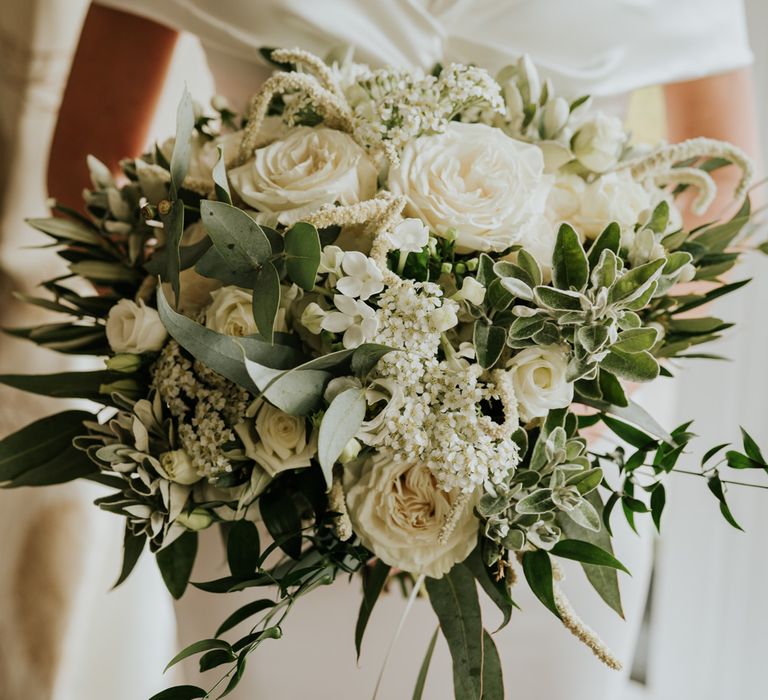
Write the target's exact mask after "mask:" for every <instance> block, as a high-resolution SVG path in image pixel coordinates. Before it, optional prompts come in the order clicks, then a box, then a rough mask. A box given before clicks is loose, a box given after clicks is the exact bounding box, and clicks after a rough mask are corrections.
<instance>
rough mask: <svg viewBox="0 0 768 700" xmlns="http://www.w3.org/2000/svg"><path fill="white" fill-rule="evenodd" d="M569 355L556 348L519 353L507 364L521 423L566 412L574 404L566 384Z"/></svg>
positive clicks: (527, 349) (534, 348)
mask: <svg viewBox="0 0 768 700" xmlns="http://www.w3.org/2000/svg"><path fill="white" fill-rule="evenodd" d="M567 368H568V355H567V354H566V352H565V351H564V350H563V348H560V347H558V346H555V345H551V346H545V347H532V348H525V349H524V350H521V351H520V352H519V353H518V354H517V355H515V356H514V357H513V358H512V359H511V360H510V361H509V362H508V363H507V369H508V370H509V372H510V373H511V375H512V384H513V386H514V387H515V395H516V396H517V401H518V405H519V409H520V417H521V418H522V419H523V420H524V421H529V420H532V419H534V418H540V417H543V416H546V415H547V413H549V411H550V409H553V408H565V407H566V406H569V405H570V403H571V401H572V400H573V383H572V382H569V381H567V380H566V378H565V376H566V370H567Z"/></svg>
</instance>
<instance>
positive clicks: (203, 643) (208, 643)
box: [163, 639, 232, 672]
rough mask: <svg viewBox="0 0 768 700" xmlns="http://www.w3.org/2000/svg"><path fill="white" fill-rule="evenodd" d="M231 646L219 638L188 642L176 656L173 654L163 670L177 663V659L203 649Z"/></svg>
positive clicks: (180, 659) (198, 652)
mask: <svg viewBox="0 0 768 700" xmlns="http://www.w3.org/2000/svg"><path fill="white" fill-rule="evenodd" d="M231 648H232V647H231V646H230V644H229V643H228V642H224V641H222V640H221V639H201V640H200V641H199V642H194V643H193V644H190V645H189V646H188V647H187V648H186V649H182V651H180V652H179V653H178V654H176V656H174V657H173V658H172V659H171V660H170V661H169V662H168V665H167V666H166V667H165V671H167V670H168V669H169V668H171V667H172V666H175V665H176V664H177V663H179V661H183V660H184V659H186V658H188V657H190V656H194V655H195V654H200V653H201V652H204V651H211V649H226V650H227V651H229V650H230V649H231ZM165 671H163V672H165Z"/></svg>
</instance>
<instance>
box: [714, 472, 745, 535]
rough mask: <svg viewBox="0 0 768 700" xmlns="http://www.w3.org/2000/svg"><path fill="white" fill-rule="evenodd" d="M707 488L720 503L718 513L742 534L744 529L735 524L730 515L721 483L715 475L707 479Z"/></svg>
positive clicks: (731, 514)
mask: <svg viewBox="0 0 768 700" xmlns="http://www.w3.org/2000/svg"><path fill="white" fill-rule="evenodd" d="M707 486H708V487H709V490H710V491H711V492H712V493H713V494H714V496H715V498H717V500H718V501H719V502H720V512H721V513H722V514H723V517H724V518H725V519H726V521H727V522H728V524H729V525H731V526H732V527H735V528H736V529H737V530H741V531H742V532H743V531H744V528H743V527H741V525H739V524H738V523H737V522H736V519H735V518H734V517H733V513H731V509H730V508H729V507H728V503H727V501H726V500H725V491H724V490H723V482H722V481H720V477H719V476H718V475H717V474H715V475H714V476H711V477H710V478H709V479H707Z"/></svg>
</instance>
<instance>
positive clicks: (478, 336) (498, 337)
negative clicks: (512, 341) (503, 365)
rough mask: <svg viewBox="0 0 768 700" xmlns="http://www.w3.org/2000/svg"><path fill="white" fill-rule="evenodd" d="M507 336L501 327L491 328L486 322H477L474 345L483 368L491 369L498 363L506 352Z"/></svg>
mask: <svg viewBox="0 0 768 700" xmlns="http://www.w3.org/2000/svg"><path fill="white" fill-rule="evenodd" d="M506 335H507V334H506V331H505V330H504V328H502V327H501V326H490V325H488V324H487V323H485V322H484V321H480V320H478V321H475V331H474V337H473V343H474V346H475V352H476V353H477V361H478V363H479V364H480V366H481V367H484V368H485V369H490V368H491V367H493V366H494V365H495V364H496V362H498V360H499V357H501V353H502V351H503V350H504V342H505V340H506Z"/></svg>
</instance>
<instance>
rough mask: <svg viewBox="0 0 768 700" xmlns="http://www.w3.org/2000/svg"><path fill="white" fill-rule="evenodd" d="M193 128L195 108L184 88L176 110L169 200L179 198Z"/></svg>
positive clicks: (190, 96) (190, 146)
mask: <svg viewBox="0 0 768 700" xmlns="http://www.w3.org/2000/svg"><path fill="white" fill-rule="evenodd" d="M194 128H195V108H194V105H193V102H192V95H190V94H189V91H188V90H187V89H186V87H185V88H184V92H183V93H182V95H181V100H180V101H179V106H178V108H177V110H176V139H175V140H174V143H173V152H172V154H171V163H170V171H171V199H174V200H176V199H177V197H178V196H179V190H180V189H181V186H182V183H183V182H184V178H185V177H186V176H187V170H189V160H190V157H191V153H192V133H193V131H194Z"/></svg>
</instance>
